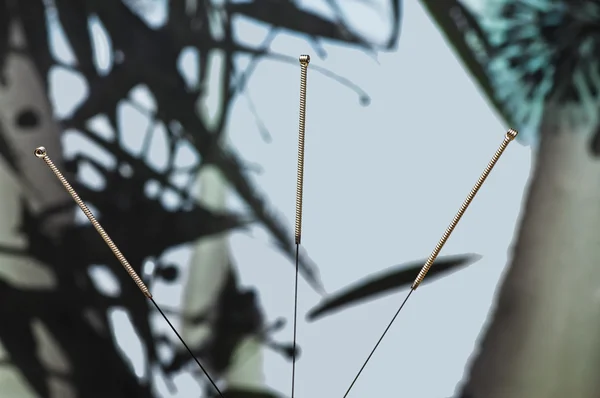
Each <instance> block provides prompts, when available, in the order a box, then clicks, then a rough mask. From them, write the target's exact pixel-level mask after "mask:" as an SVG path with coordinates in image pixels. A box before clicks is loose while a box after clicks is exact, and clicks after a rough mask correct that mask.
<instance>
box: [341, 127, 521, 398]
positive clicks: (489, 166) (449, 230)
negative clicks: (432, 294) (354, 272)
mask: <svg viewBox="0 0 600 398" xmlns="http://www.w3.org/2000/svg"><path fill="white" fill-rule="evenodd" d="M517 134H518V132H517V131H516V130H513V129H509V130H508V131H507V132H506V134H505V135H504V139H503V140H502V143H501V144H500V147H499V148H498V150H496V153H494V155H493V156H492V159H491V160H490V161H489V163H488V164H487V166H486V167H485V169H484V171H483V173H482V174H481V176H480V177H479V179H478V180H477V182H476V183H475V186H474V187H473V188H472V189H471V192H469V194H468V195H467V198H466V199H465V200H464V202H463V203H462V205H461V206H460V209H459V210H458V213H456V215H455V216H454V218H453V219H452V221H451V222H450V225H449V226H448V228H446V231H444V233H443V235H442V237H441V239H440V240H439V241H438V243H437V245H435V248H434V249H433V252H432V253H431V255H430V256H429V257H428V258H427V260H426V261H425V264H424V265H423V267H422V268H421V270H420V271H419V274H418V275H417V277H416V278H415V281H414V282H413V283H412V286H411V288H410V291H409V292H408V294H407V295H406V298H405V299H404V301H403V302H402V304H401V305H400V307H399V308H398V310H397V311H396V313H395V314H394V316H393V317H392V320H391V321H390V322H389V324H388V325H387V327H386V328H385V330H384V331H383V333H382V335H381V337H380V338H379V340H378V341H377V343H376V344H375V346H374V347H373V349H372V350H371V353H370V354H369V356H368V357H367V359H366V360H365V362H364V363H363V364H362V366H361V368H360V370H359V371H358V373H357V374H356V376H355V377H354V380H352V383H351V384H350V387H348V389H347V390H346V393H345V394H344V397H343V398H346V397H347V396H348V394H350V391H351V390H352V387H354V385H355V384H356V381H357V380H358V378H359V377H360V375H361V374H362V372H363V370H364V369H365V367H366V366H367V364H368V363H369V361H370V360H371V357H372V356H373V354H374V353H375V351H376V350H377V348H378V347H379V345H380V344H381V342H382V341H383V339H384V337H385V335H386V334H387V332H388V331H389V330H390V328H391V327H392V324H393V323H394V321H395V320H396V318H397V317H398V315H399V314H400V312H401V311H402V309H403V308H404V306H405V305H406V302H407V301H408V299H409V298H410V296H411V295H412V293H413V292H414V291H415V290H416V289H417V288H418V287H419V285H420V284H421V283H422V282H423V279H425V276H426V275H427V273H428V272H429V269H430V268H431V266H432V265H433V262H434V261H435V259H436V258H437V256H438V254H439V253H440V251H441V250H442V248H443V247H444V245H445V244H446V241H447V240H448V238H449V237H450V235H451V234H452V231H454V228H456V226H457V225H458V222H459V221H460V219H461V218H462V216H463V214H464V213H465V211H466V210H467V208H468V207H469V205H470V204H471V202H472V201H473V198H475V195H477V192H478V191H479V189H480V188H481V186H482V185H483V183H484V182H485V180H486V179H487V177H488V176H489V174H490V173H491V171H492V169H493V168H494V166H495V165H496V163H497V162H498V160H499V159H500V157H501V156H502V154H503V153H504V150H505V149H506V147H508V144H510V143H511V142H512V141H513V140H514V139H515V138H516V137H517Z"/></svg>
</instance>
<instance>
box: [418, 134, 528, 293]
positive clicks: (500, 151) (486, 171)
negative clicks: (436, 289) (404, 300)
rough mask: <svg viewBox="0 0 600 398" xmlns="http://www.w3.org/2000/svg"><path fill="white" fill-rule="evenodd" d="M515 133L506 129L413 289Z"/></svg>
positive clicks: (429, 266)
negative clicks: (501, 139) (502, 138)
mask: <svg viewBox="0 0 600 398" xmlns="http://www.w3.org/2000/svg"><path fill="white" fill-rule="evenodd" d="M517 134H518V132H517V131H516V130H513V129H509V130H508V132H507V133H506V135H505V136H504V140H503V141H502V143H501V144H500V147H499V148H498V150H497V151H496V153H495V154H494V156H492V159H491V160H490V162H489V163H488V165H487V166H486V168H485V170H484V171H483V173H482V174H481V176H480V177H479V179H478V180H477V182H476V183H475V186H474V187H473V189H471V192H469V194H468V195H467V198H466V199H465V201H464V202H463V204H462V205H461V206H460V209H459V210H458V213H456V215H455V216H454V219H452V222H451V223H450V225H449V226H448V228H446V231H445V232H444V234H443V235H442V238H441V239H440V240H439V242H438V243H437V245H435V248H434V249H433V252H432V253H431V255H430V256H429V258H428V259H427V261H425V265H423V268H421V271H419V274H418V275H417V277H416V279H415V281H414V282H413V284H412V286H411V288H412V290H415V289H416V288H418V287H419V285H420V284H421V282H423V279H425V276H426V275H427V273H428V272H429V269H430V268H431V266H432V265H433V262H434V261H435V259H436V258H437V256H438V254H440V251H441V250H442V248H443V247H444V245H445V244H446V241H447V240H448V238H449V237H450V235H451V234H452V231H454V228H456V225H457V224H458V222H459V221H460V219H461V218H462V216H463V214H465V211H466V210H467V208H468V207H469V205H470V204H471V202H472V201H473V198H475V195H477V192H478V191H479V188H481V186H482V185H483V183H484V182H485V180H486V178H487V177H488V176H489V175H490V173H491V171H492V169H493V168H494V166H495V165H496V162H498V159H500V156H502V153H504V150H505V149H506V147H507V146H508V144H510V142H511V141H512V140H514V139H515V138H516V137H517Z"/></svg>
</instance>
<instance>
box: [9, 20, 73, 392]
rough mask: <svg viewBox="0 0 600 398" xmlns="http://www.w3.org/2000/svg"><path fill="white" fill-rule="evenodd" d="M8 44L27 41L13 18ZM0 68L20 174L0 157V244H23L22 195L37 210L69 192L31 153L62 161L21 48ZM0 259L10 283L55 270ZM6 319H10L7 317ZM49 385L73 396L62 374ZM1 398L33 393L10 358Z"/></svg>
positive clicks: (58, 357)
mask: <svg viewBox="0 0 600 398" xmlns="http://www.w3.org/2000/svg"><path fill="white" fill-rule="evenodd" d="M11 44H12V45H13V46H14V47H19V48H24V47H25V46H26V43H25V40H24V37H23V34H22V31H21V28H20V25H19V24H18V23H16V22H15V23H13V26H12V30H11ZM5 73H6V77H7V80H8V84H7V86H2V85H0V126H1V130H2V137H3V138H4V139H5V140H7V142H8V145H9V147H10V150H11V151H13V152H14V153H15V155H16V156H17V159H18V167H19V169H20V172H21V174H20V176H19V177H16V176H15V175H14V173H13V171H12V170H11V169H10V168H9V167H8V165H7V164H6V163H5V162H4V160H0V193H1V198H2V201H1V203H0V243H1V244H2V245H5V246H9V247H15V248H25V247H26V246H27V241H26V238H25V237H24V236H23V235H21V234H20V233H19V227H20V222H21V219H20V216H21V205H22V204H21V202H20V201H21V199H22V198H25V200H26V202H27V204H28V206H29V207H30V209H31V210H32V211H33V212H34V213H37V212H42V211H44V210H46V209H48V208H49V207H52V206H55V205H57V204H59V203H66V202H67V201H68V200H70V197H69V196H68V194H67V193H66V191H65V190H64V189H63V188H62V187H61V186H60V185H59V184H58V183H57V181H56V179H55V178H54V176H53V175H52V173H51V172H50V170H48V168H47V167H46V166H45V164H44V162H42V161H40V160H39V159H37V158H36V157H35V156H34V155H33V150H34V149H35V148H36V147H37V146H40V145H43V146H45V147H46V148H47V150H48V153H49V154H50V155H51V156H52V159H53V160H54V162H55V163H56V164H57V166H58V167H61V165H62V161H61V157H62V151H61V144H60V130H59V129H58V126H57V125H56V124H55V122H54V120H53V118H52V111H51V107H50V104H49V102H48V99H47V96H46V93H45V91H44V88H43V83H42V80H41V79H40V76H39V74H38V72H37V70H36V69H35V67H34V65H33V63H32V62H31V60H30V59H29V58H28V57H27V56H25V55H24V53H23V52H19V53H16V52H13V53H11V54H10V55H9V56H8V59H7V64H6V68H5ZM24 109H33V110H34V111H35V113H36V114H38V115H39V116H40V118H41V123H40V124H39V125H37V126H35V127H34V128H31V129H27V130H26V131H25V130H23V129H22V128H20V127H19V126H18V125H17V124H16V123H15V121H16V118H17V115H18V114H19V113H20V112H21V111H23V110H24ZM24 188H25V190H24ZM72 221H73V217H72V213H70V212H69V213H65V214H60V215H57V216H53V218H52V219H51V220H49V223H48V224H47V225H46V226H45V227H46V228H47V231H46V232H48V233H50V234H53V233H55V232H56V231H57V229H58V228H60V227H62V226H65V225H66V224H67V223H70V222H72ZM0 262H1V266H0V278H2V279H3V280H4V281H6V282H7V283H9V284H12V285H13V286H15V287H19V288H22V289H53V288H55V285H56V280H55V278H54V274H53V272H52V271H51V270H50V269H49V268H48V267H47V266H45V265H44V264H40V263H38V262H36V261H34V260H33V259H31V258H28V257H16V256H10V255H2V254H0ZM0 305H1V303H0ZM5 321H6V322H10V319H6V320H5ZM33 327H34V331H35V335H36V338H37V341H38V347H39V348H38V356H39V359H40V361H41V363H42V364H43V365H44V366H46V367H47V369H48V370H50V371H54V372H57V373H59V374H60V373H62V374H65V373H67V374H68V372H69V370H70V364H69V363H68V360H67V358H66V357H65V355H64V354H63V353H62V352H61V350H60V347H59V346H58V345H57V344H56V343H55V342H54V341H53V339H52V337H51V336H50V334H49V333H48V331H47V330H46V328H45V327H44V325H43V324H42V323H41V322H38V321H35V322H34V325H33ZM6 355H7V354H6V352H5V351H4V348H3V347H2V346H1V344H0V358H1V359H8V360H9V361H10V358H7V356H6ZM48 384H49V387H50V390H51V398H71V397H74V392H73V389H72V388H71V386H70V385H69V383H68V382H66V381H64V379H59V378H56V377H50V378H49V380H48ZM0 397H19V398H27V397H35V394H34V392H33V391H32V390H31V387H30V386H29V384H28V383H27V381H26V380H25V379H24V378H23V376H22V375H21V373H20V371H19V370H18V369H17V368H16V367H14V366H12V365H10V362H9V363H8V364H7V365H4V364H3V365H2V366H0Z"/></svg>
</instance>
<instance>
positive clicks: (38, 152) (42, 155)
mask: <svg viewBox="0 0 600 398" xmlns="http://www.w3.org/2000/svg"><path fill="white" fill-rule="evenodd" d="M34 154H35V156H36V157H38V158H39V159H41V160H43V161H44V162H45V163H46V165H47V166H48V167H49V168H50V170H52V172H53V173H54V175H55V176H56V178H58V180H59V181H60V182H61V184H62V185H63V187H64V188H65V189H66V190H67V192H68V193H69V195H71V197H72V198H73V200H74V201H75V203H77V205H78V206H79V208H80V209H81V211H83V213H84V214H85V215H86V217H87V218H88V220H90V222H91V223H92V225H93V226H94V228H95V229H96V231H98V234H99V235H100V236H101V237H102V239H103V240H104V242H105V243H106V245H107V246H108V247H109V248H110V250H111V251H112V252H113V254H114V255H115V257H116V258H117V260H119V262H120V263H121V265H122V266H123V268H125V271H127V273H128V274H129V276H130V277H131V279H133V281H134V282H135V284H136V285H137V287H138V288H139V289H140V290H141V291H142V293H143V294H144V296H146V297H147V298H148V299H149V300H150V301H152V304H154V306H155V307H156V309H157V310H158V312H159V313H160V314H161V315H162V317H163V318H164V319H165V321H166V322H167V324H168V325H169V327H170V328H171V330H172V331H173V333H175V335H176V336H177V338H178V339H179V341H180V342H181V344H183V346H184V347H185V348H186V350H187V351H188V352H189V354H190V355H191V357H192V359H193V360H194V362H196V364H197V365H198V367H200V369H201V370H202V372H203V373H204V375H206V378H207V379H208V381H209V382H210V383H211V384H212V385H213V387H214V388H215V390H216V391H217V393H218V394H219V396H220V397H221V398H224V396H223V393H222V392H221V390H220V389H219V387H218V386H217V384H216V383H215V381H214V380H213V379H212V377H210V374H209V373H208V371H207V370H206V369H205V368H204V366H202V364H201V363H200V361H199V360H198V358H196V356H195V355H194V353H193V352H192V350H191V349H190V348H189V346H188V345H187V344H186V343H185V341H184V340H183V338H182V337H181V335H180V334H179V333H178V332H177V330H176V329H175V327H174V326H173V324H172V323H171V321H169V318H167V316H166V315H165V313H164V312H163V311H162V309H161V308H160V307H159V305H158V304H157V303H156V301H154V298H153V297H152V294H151V293H150V291H149V290H148V287H147V286H146V284H145V283H144V281H142V279H141V278H140V277H139V276H138V274H137V273H136V272H135V270H134V269H133V267H132V266H131V264H129V261H127V259H126V258H125V256H124V255H123V253H121V250H119V248H118V247H117V245H116V244H115V243H114V242H113V240H112V239H111V238H110V236H108V234H107V233H106V231H105V230H104V228H102V226H101V225H100V223H99V222H98V220H96V217H94V215H93V214H92V212H91V211H90V209H89V208H88V207H87V205H86V204H85V203H84V202H83V200H81V198H80V197H79V195H78V194H77V192H76V191H75V189H73V187H72V186H71V184H70V183H69V181H67V179H66V178H65V176H64V175H63V174H62V173H61V172H60V170H59V169H58V167H56V165H55V164H54V162H52V159H50V156H48V153H47V152H46V148H44V147H43V146H40V147H37V148H36V149H35V151H34Z"/></svg>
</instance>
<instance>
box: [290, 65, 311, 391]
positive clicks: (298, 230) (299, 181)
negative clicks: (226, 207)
mask: <svg viewBox="0 0 600 398" xmlns="http://www.w3.org/2000/svg"><path fill="white" fill-rule="evenodd" d="M309 63H310V56H308V55H301V56H300V116H299V119H300V121H299V127H298V173H297V177H296V223H295V227H294V235H295V240H296V277H295V280H294V341H293V343H292V344H293V347H292V396H291V398H294V393H295V390H296V388H295V387H296V331H297V325H298V272H299V257H300V255H299V254H300V242H301V240H302V193H303V189H304V128H305V120H306V74H307V70H308V64H309Z"/></svg>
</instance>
